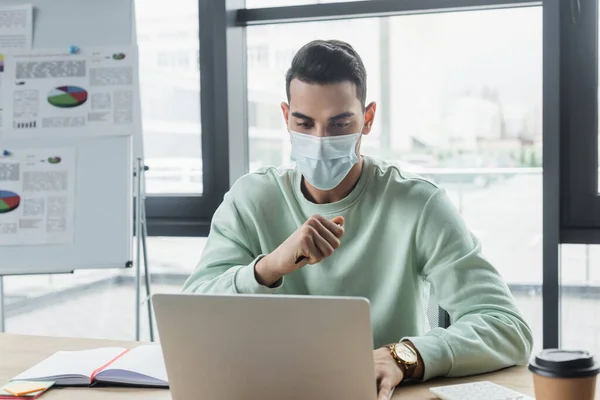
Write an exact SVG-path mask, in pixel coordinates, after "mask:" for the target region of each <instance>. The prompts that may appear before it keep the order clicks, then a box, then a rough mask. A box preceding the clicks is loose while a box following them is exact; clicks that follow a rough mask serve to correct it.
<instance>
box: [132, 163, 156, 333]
mask: <svg viewBox="0 0 600 400" xmlns="http://www.w3.org/2000/svg"><path fill="white" fill-rule="evenodd" d="M145 170H146V166H144V163H143V160H142V159H141V158H138V159H137V167H136V177H137V182H136V183H137V186H136V195H135V199H136V204H135V207H136V211H135V236H136V263H135V340H138V341H139V340H140V324H141V307H142V303H143V302H142V296H141V284H142V277H141V274H142V262H143V264H144V283H145V285H146V298H145V299H144V301H145V302H146V303H147V307H148V328H149V332H150V341H154V325H153V321H152V302H151V290H150V270H149V267H148V264H149V262H148V250H147V243H146V237H147V234H148V229H147V226H146V207H145V204H144V203H145V202H144V186H143V182H144V172H145ZM142 257H143V261H142Z"/></svg>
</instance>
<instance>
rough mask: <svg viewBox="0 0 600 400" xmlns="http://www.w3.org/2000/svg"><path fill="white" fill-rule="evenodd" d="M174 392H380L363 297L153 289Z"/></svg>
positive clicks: (197, 395)
mask: <svg viewBox="0 0 600 400" xmlns="http://www.w3.org/2000/svg"><path fill="white" fill-rule="evenodd" d="M153 303H154V309H155V313H156V320H157V323H158V330H159V335H160V341H161V345H162V348H163V353H164V357H165V364H166V367H167V374H168V377H169V385H170V387H171V393H172V396H173V400H188V399H199V400H238V399H244V400H265V399H298V400H300V399H301V400H306V399H344V400H375V399H376V398H377V388H376V382H375V370H374V367H373V339H372V334H371V324H370V317H369V302H368V301H367V300H366V299H361V298H339V297H308V296H259V295H182V294H176V295H166V294H157V295H154V296H153Z"/></svg>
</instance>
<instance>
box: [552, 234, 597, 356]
mask: <svg viewBox="0 0 600 400" xmlns="http://www.w3.org/2000/svg"><path fill="white" fill-rule="evenodd" d="M560 255H561V260H560V261H561V309H562V310H561V346H562V347H564V348H570V349H584V350H589V351H591V352H593V353H594V354H596V355H599V354H600V319H598V318H597V317H596V316H598V315H600V269H599V268H597V267H598V265H599V263H600V246H598V245H577V244H563V245H561V251H560Z"/></svg>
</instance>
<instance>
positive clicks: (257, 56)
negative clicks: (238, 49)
mask: <svg viewBox="0 0 600 400" xmlns="http://www.w3.org/2000/svg"><path fill="white" fill-rule="evenodd" d="M248 65H249V66H250V67H258V68H259V67H264V66H268V65H269V49H268V47H267V46H265V45H262V46H253V47H250V46H249V47H248Z"/></svg>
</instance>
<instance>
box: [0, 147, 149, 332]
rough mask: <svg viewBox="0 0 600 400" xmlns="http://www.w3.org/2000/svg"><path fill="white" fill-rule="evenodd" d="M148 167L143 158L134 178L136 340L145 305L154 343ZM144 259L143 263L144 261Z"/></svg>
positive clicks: (0, 309)
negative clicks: (148, 241)
mask: <svg viewBox="0 0 600 400" xmlns="http://www.w3.org/2000/svg"><path fill="white" fill-rule="evenodd" d="M147 170H148V167H146V166H145V165H144V162H143V160H142V159H141V158H138V159H137V165H136V168H135V172H134V176H135V177H136V190H135V201H136V204H135V239H136V259H135V260H136V261H135V340H138V341H139V340H140V327H141V313H142V310H141V309H142V307H143V305H144V303H146V306H147V309H148V329H149V333H150V341H151V342H153V341H154V324H153V317H152V302H151V300H152V291H151V289H150V285H151V282H150V271H149V267H148V246H147V241H146V238H147V237H148V228H147V226H146V207H145V201H144V200H145V195H144V193H145V188H144V182H145V179H144V178H145V176H144V175H145V172H146V171H147ZM142 259H143V261H142ZM142 264H143V268H144V286H145V289H146V297H145V298H144V299H143V300H142V298H141V283H142V282H141V281H142V277H141V275H142ZM3 279H4V277H3V276H2V275H0V333H2V332H4V331H5V329H6V325H5V316H6V312H5V307H4V281H3Z"/></svg>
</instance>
